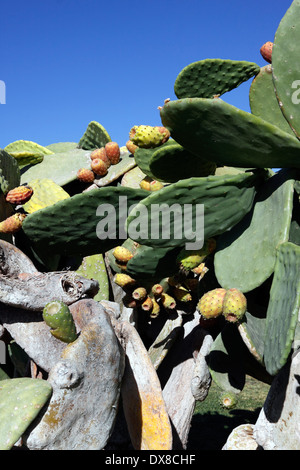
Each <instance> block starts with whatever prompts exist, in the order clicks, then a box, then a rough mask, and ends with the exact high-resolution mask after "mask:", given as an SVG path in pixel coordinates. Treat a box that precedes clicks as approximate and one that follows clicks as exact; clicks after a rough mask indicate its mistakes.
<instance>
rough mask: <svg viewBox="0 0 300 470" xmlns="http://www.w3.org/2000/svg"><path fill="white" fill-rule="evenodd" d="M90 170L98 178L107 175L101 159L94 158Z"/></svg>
mask: <svg viewBox="0 0 300 470" xmlns="http://www.w3.org/2000/svg"><path fill="white" fill-rule="evenodd" d="M91 169H92V171H93V172H94V173H95V175H98V176H105V175H106V174H107V170H108V167H107V165H106V163H105V162H104V161H103V160H101V158H95V159H94V160H92V162H91Z"/></svg>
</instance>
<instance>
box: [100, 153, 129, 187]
mask: <svg viewBox="0 0 300 470" xmlns="http://www.w3.org/2000/svg"><path fill="white" fill-rule="evenodd" d="M135 166H136V162H135V159H134V158H133V156H132V154H131V153H130V152H129V151H128V150H127V149H126V148H125V150H124V149H122V148H121V149H120V161H119V162H118V163H117V164H115V165H110V167H109V168H108V172H107V174H106V175H105V176H101V177H96V179H95V183H96V184H97V186H99V187H101V186H107V185H108V184H110V183H112V182H113V181H116V180H117V179H118V178H120V176H122V175H124V174H125V173H126V172H127V171H129V170H131V169H132V168H134V167H135Z"/></svg>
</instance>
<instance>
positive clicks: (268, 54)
mask: <svg viewBox="0 0 300 470" xmlns="http://www.w3.org/2000/svg"><path fill="white" fill-rule="evenodd" d="M272 50H273V43H272V42H271V41H268V42H266V43H265V44H263V45H262V46H261V48H260V53H261V55H262V57H263V58H264V59H265V61H267V62H269V64H271V63H272Z"/></svg>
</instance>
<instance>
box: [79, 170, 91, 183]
mask: <svg viewBox="0 0 300 470" xmlns="http://www.w3.org/2000/svg"><path fill="white" fill-rule="evenodd" d="M77 179H79V181H82V182H83V183H92V182H93V181H94V179H95V174H94V172H93V171H92V170H89V169H88V168H80V169H79V170H78V171H77Z"/></svg>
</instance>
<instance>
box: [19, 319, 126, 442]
mask: <svg viewBox="0 0 300 470" xmlns="http://www.w3.org/2000/svg"><path fill="white" fill-rule="evenodd" d="M124 356H125V355H124V351H123V349H122V348H121V346H120V344H119V341H118V340H117V337H116V335H115V333H114V329H113V327H112V325H111V322H110V317H109V315H108V314H107V313H105V312H104V313H103V314H102V315H100V316H99V317H98V319H93V320H90V321H89V322H88V323H87V324H86V326H84V328H83V329H82V330H81V332H80V335H79V337H78V338H77V340H76V341H74V342H73V343H70V344H69V345H67V346H66V347H65V348H64V350H63V352H62V354H61V357H60V360H59V361H58V362H57V363H56V364H55V365H54V366H53V367H52V369H51V370H50V373H49V377H48V381H49V382H50V384H51V385H52V387H53V394H52V397H51V399H50V402H49V405H48V407H47V408H46V411H45V413H44V414H43V415H42V416H41V417H40V419H39V422H34V423H33V426H32V427H31V428H30V429H29V430H28V432H27V433H26V435H25V437H24V443H25V445H26V446H27V447H28V448H29V449H30V450H40V449H43V450H93V449H94V450H97V449H99V450H100V449H103V447H104V446H105V444H106V442H107V441H108V439H109V437H110V435H111V433H112V430H113V427H114V422H115V419H116V413H117V409H118V402H119V396H120V388H121V380H122V376H123V372H124V363H125V361H124Z"/></svg>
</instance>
